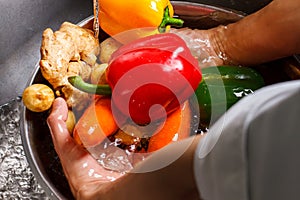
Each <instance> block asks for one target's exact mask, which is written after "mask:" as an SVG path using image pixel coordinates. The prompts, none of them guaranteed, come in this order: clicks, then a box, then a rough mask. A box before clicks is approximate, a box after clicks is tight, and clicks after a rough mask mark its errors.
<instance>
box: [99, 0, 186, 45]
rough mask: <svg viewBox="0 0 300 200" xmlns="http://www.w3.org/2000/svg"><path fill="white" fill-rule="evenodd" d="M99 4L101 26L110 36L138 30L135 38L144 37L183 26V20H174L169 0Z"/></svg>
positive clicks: (110, 0)
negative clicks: (171, 27) (172, 26)
mask: <svg viewBox="0 0 300 200" xmlns="http://www.w3.org/2000/svg"><path fill="white" fill-rule="evenodd" d="M99 2H100V5H99V15H98V19H99V24H100V27H101V28H102V29H103V30H104V31H105V32H106V33H107V34H109V35H110V36H115V35H116V34H119V33H122V32H124V31H129V30H131V31H132V30H134V29H135V30H138V31H136V32H135V37H142V36H146V35H150V34H153V33H158V32H165V31H166V29H168V28H169V26H170V25H175V26H182V24H183V21H182V20H181V19H175V18H173V15H174V10H173V6H172V5H171V3H170V1H169V0H99ZM131 36H132V34H131ZM131 39H134V38H131Z"/></svg>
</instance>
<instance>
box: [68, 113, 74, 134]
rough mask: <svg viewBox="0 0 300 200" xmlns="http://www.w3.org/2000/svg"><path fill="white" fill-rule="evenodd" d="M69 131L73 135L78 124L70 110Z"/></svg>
mask: <svg viewBox="0 0 300 200" xmlns="http://www.w3.org/2000/svg"><path fill="white" fill-rule="evenodd" d="M66 124H67V129H68V131H69V133H70V134H71V135H72V133H73V130H74V127H75V124H76V117H75V114H74V113H73V111H72V110H68V118H67V121H66Z"/></svg>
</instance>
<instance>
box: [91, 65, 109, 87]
mask: <svg viewBox="0 0 300 200" xmlns="http://www.w3.org/2000/svg"><path fill="white" fill-rule="evenodd" d="M107 66H108V64H107V63H104V64H100V65H99V64H96V65H95V67H94V68H93V70H92V73H91V83H93V84H105V83H107V81H106V77H105V70H106V68H107Z"/></svg>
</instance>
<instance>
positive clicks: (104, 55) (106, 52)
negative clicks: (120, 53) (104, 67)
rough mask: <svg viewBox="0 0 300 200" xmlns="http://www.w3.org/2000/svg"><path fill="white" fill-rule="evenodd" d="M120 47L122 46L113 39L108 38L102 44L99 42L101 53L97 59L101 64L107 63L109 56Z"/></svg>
mask: <svg viewBox="0 0 300 200" xmlns="http://www.w3.org/2000/svg"><path fill="white" fill-rule="evenodd" d="M121 46H122V44H121V43H120V42H118V41H116V40H115V39H113V38H108V39H106V40H104V41H103V42H101V44H100V49H101V52H100V57H99V59H100V61H101V62H102V63H108V61H109V60H110V57H111V55H112V54H113V53H114V52H115V51H116V50H117V49H118V48H120V47H121Z"/></svg>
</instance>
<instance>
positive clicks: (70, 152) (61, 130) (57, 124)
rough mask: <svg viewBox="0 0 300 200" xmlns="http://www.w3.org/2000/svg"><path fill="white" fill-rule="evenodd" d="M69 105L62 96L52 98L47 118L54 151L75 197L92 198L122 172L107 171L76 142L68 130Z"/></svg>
mask: <svg viewBox="0 0 300 200" xmlns="http://www.w3.org/2000/svg"><path fill="white" fill-rule="evenodd" d="M67 114H68V107H67V104H66V102H65V101H64V99H62V98H57V99H55V101H54V103H53V107H52V111H51V114H50V115H49V117H48V119H47V123H48V126H49V128H50V131H51V135H52V140H53V143H54V147H55V150H56V152H57V154H58V156H59V158H60V161H61V164H62V167H63V170H64V173H65V175H66V178H67V180H68V182H69V185H70V188H71V191H72V193H73V195H74V197H75V198H76V199H90V198H93V197H94V196H95V195H96V194H97V193H99V190H103V192H105V189H104V188H105V187H106V186H107V185H109V184H110V183H112V181H113V180H115V179H117V178H119V177H121V176H122V174H121V173H118V172H115V171H111V170H106V169H104V168H103V167H102V166H101V165H99V163H98V162H97V161H96V160H95V159H94V158H93V157H92V156H91V155H90V154H89V152H87V151H86V150H85V149H84V148H83V147H82V146H80V145H78V144H76V143H75V141H74V140H73V138H72V137H71V135H70V133H69V132H68V130H67V126H66V120H67Z"/></svg>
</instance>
